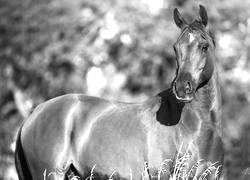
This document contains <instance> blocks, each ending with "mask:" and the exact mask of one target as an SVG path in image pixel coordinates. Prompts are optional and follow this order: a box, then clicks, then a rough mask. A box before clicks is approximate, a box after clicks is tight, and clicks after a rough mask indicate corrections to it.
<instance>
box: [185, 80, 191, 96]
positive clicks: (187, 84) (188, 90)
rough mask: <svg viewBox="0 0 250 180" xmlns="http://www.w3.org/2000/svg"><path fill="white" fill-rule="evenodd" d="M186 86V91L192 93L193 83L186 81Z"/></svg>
mask: <svg viewBox="0 0 250 180" xmlns="http://www.w3.org/2000/svg"><path fill="white" fill-rule="evenodd" d="M184 88H185V93H186V94H190V93H191V92H192V84H191V82H189V81H186V82H185V86H184Z"/></svg>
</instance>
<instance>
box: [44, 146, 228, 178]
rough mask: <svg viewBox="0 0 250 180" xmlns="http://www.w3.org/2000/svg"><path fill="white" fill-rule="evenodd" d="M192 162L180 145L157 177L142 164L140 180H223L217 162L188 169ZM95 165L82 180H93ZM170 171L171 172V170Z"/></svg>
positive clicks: (57, 174)
mask: <svg viewBox="0 0 250 180" xmlns="http://www.w3.org/2000/svg"><path fill="white" fill-rule="evenodd" d="M191 161H192V157H191V155H190V153H189V148H187V149H186V150H185V152H184V154H183V153H182V145H181V147H180V149H179V150H178V153H177V157H176V159H175V160H172V159H166V160H164V161H163V162H162V163H161V165H160V168H159V169H158V172H157V175H151V174H150V168H151V165H150V164H148V163H147V162H145V163H144V170H143V172H142V173H141V174H142V178H141V179H142V180H163V179H164V180H197V179H198V180H206V179H208V177H209V175H211V176H210V177H209V178H210V179H211V178H212V180H223V177H220V174H221V168H222V165H220V164H219V162H215V163H209V162H208V163H206V162H205V161H203V160H202V159H200V160H198V161H197V162H196V163H195V164H194V165H193V166H192V167H191V168H190V167H189V164H190V162H191ZM204 163H206V165H207V168H206V169H205V170H204V171H203V173H202V174H201V175H199V177H197V174H196V173H197V169H198V168H199V166H201V165H204ZM95 167H96V165H94V166H93V167H92V169H91V172H90V175H89V177H87V178H86V179H84V180H94V179H95V177H94V170H95ZM171 169H172V170H171ZM115 173H116V171H114V172H112V173H111V175H110V176H109V178H108V179H107V180H113V176H114V174H115ZM64 174H65V170H62V169H57V170H56V171H55V172H50V173H48V174H47V172H46V170H45V171H44V173H43V176H44V180H48V179H47V178H49V177H50V176H54V179H55V180H60V179H63V178H64ZM68 178H69V179H70V180H83V179H81V178H80V177H78V176H74V175H72V174H70V175H68ZM129 179H130V180H133V176H132V170H131V169H130V173H129ZM135 180H136V179H135Z"/></svg>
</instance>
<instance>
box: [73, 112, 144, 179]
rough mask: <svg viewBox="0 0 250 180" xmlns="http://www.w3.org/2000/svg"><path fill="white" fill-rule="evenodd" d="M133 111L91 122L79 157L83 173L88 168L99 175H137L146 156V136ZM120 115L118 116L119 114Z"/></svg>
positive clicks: (141, 169)
mask: <svg viewBox="0 0 250 180" xmlns="http://www.w3.org/2000/svg"><path fill="white" fill-rule="evenodd" d="M132 115H133V116H135V115H136V114H135V113H131V112H130V113H129V114H126V113H124V114H122V115H121V114H119V113H118V114H117V115H116V114H109V115H108V117H106V116H103V117H102V118H101V119H99V120H98V123H96V124H95V125H93V127H92V129H91V133H90V135H89V137H88V140H86V143H85V144H84V146H83V148H82V152H81V154H80V157H79V158H78V159H79V160H80V164H81V168H82V171H83V172H84V174H85V175H86V176H88V175H89V174H90V170H91V168H93V167H95V168H94V172H96V173H98V174H99V175H101V176H104V175H106V176H107V177H108V176H110V175H111V174H112V173H114V176H117V175H118V176H119V177H123V178H127V179H130V176H131V175H132V176H133V179H140V176H141V173H142V171H143V168H144V162H145V161H146V159H147V154H146V153H147V140H146V138H147V137H146V133H145V132H144V127H143V126H142V124H141V123H140V122H139V121H136V119H134V118H136V117H129V116H132ZM118 116H119V117H118Z"/></svg>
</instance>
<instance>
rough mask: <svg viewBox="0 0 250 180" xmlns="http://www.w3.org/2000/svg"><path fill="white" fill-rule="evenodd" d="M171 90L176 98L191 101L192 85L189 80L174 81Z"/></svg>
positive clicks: (192, 95) (192, 94)
mask: <svg viewBox="0 0 250 180" xmlns="http://www.w3.org/2000/svg"><path fill="white" fill-rule="evenodd" d="M173 92H174V94H175V97H176V99H178V100H179V101H182V102H185V103H187V102H191V101H192V100H193V97H194V92H195V90H194V85H193V83H192V82H191V81H188V80H186V81H184V82H176V81H175V82H174V83H173Z"/></svg>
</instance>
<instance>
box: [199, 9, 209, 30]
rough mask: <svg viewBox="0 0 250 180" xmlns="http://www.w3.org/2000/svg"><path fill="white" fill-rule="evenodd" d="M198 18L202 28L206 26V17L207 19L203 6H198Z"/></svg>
mask: <svg viewBox="0 0 250 180" xmlns="http://www.w3.org/2000/svg"><path fill="white" fill-rule="evenodd" d="M200 18H201V22H202V24H203V25H204V26H206V25H207V21H208V17H207V11H206V9H205V7H204V6H202V5H200Z"/></svg>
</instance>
